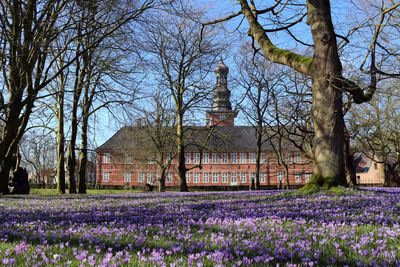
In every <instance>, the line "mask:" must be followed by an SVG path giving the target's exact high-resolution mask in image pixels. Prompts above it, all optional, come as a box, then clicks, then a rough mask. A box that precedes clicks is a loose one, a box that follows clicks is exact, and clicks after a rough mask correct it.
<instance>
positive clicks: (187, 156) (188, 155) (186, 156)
mask: <svg viewBox="0 0 400 267" xmlns="http://www.w3.org/2000/svg"><path fill="white" fill-rule="evenodd" d="M190 160H191V159H190V153H185V163H186V164H190Z"/></svg>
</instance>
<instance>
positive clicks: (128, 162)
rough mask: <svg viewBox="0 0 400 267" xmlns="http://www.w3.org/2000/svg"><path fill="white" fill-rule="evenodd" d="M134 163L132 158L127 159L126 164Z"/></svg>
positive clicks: (127, 157)
mask: <svg viewBox="0 0 400 267" xmlns="http://www.w3.org/2000/svg"><path fill="white" fill-rule="evenodd" d="M132 162H133V159H132V156H126V157H125V164H132Z"/></svg>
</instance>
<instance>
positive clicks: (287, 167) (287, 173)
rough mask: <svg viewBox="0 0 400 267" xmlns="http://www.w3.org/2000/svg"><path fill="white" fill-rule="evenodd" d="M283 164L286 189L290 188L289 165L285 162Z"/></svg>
mask: <svg viewBox="0 0 400 267" xmlns="http://www.w3.org/2000/svg"><path fill="white" fill-rule="evenodd" d="M284 166H285V178H286V184H285V188H286V190H289V188H290V180H289V166H287V165H286V164H284Z"/></svg>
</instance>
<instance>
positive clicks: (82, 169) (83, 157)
mask: <svg viewBox="0 0 400 267" xmlns="http://www.w3.org/2000/svg"><path fill="white" fill-rule="evenodd" d="M84 110H86V108H84ZM87 112H88V110H87ZM88 116H89V114H88V113H86V111H84V114H83V118H82V133H81V138H82V147H81V150H80V153H79V189H78V190H79V194H86V169H87V130H88Z"/></svg>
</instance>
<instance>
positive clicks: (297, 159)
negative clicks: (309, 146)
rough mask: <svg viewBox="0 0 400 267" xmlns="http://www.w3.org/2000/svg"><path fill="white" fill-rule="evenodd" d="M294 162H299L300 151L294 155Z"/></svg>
mask: <svg viewBox="0 0 400 267" xmlns="http://www.w3.org/2000/svg"><path fill="white" fill-rule="evenodd" d="M294 162H295V163H301V153H296V154H295V156H294Z"/></svg>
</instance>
